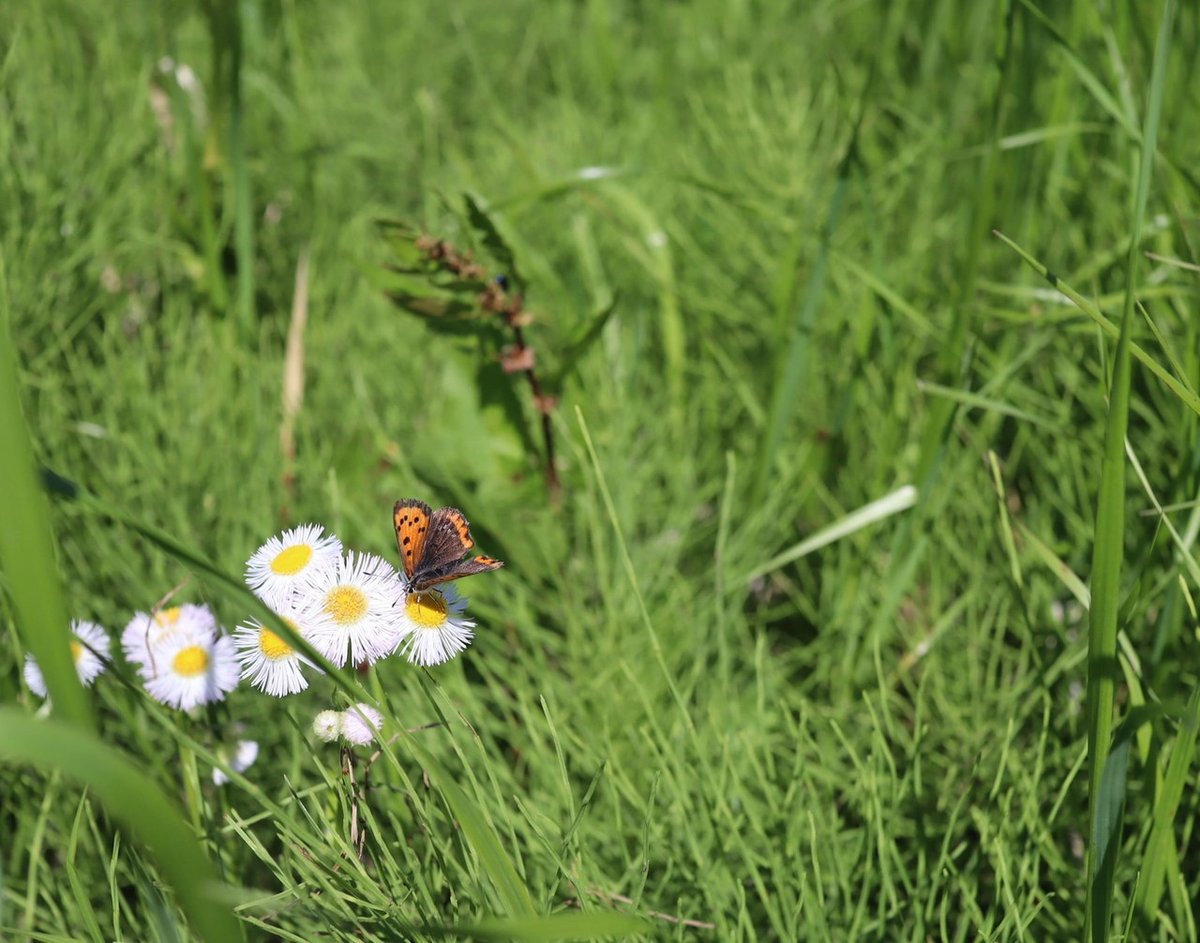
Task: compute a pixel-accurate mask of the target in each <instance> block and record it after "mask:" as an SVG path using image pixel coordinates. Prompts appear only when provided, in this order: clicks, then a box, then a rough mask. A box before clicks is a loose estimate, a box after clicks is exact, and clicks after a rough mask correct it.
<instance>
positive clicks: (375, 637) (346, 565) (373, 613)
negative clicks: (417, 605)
mask: <svg viewBox="0 0 1200 943" xmlns="http://www.w3.org/2000/svg"><path fill="white" fill-rule="evenodd" d="M403 594H404V587H403V585H402V584H401V582H400V578H399V576H397V575H396V571H395V569H393V568H392V566H391V564H389V563H387V562H386V561H385V560H383V559H381V558H380V557H377V556H374V555H372V554H369V553H359V554H355V553H354V552H353V551H351V552H350V553H347V554H346V556H345V557H343V558H342V559H340V560H338V563H337V566H336V567H330V568H329V569H327V570H325V571H323V572H321V573H319V574H317V575H316V576H314V577H313V579H312V580H311V581H310V582H309V583H308V584H307V585H306V586H305V587H304V588H303V589H300V590H298V591H297V596H296V602H297V604H298V605H299V606H301V607H303V608H302V612H303V614H304V637H305V638H306V639H307V640H308V641H309V642H311V643H312V645H313V648H315V649H316V650H317V651H319V652H320V653H321V654H322V655H324V656H325V657H326V658H328V659H329V660H330V661H331V662H333V663H334V664H335V665H337V666H338V667H341V666H342V665H344V664H346V662H347V660H349V661H350V663H351V664H354V665H357V664H361V663H362V662H364V661H365V662H372V663H373V662H375V661H377V660H378V659H380V658H382V657H383V656H384V655H390V654H391V653H392V652H394V651H395V650H396V646H397V645H398V644H399V643H400V639H401V637H402V632H401V630H400V629H399V628H398V625H397V623H396V620H395V606H396V603H397V601H398V600H399V599H400V597H402V596H403Z"/></svg>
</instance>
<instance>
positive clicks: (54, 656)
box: [0, 267, 93, 729]
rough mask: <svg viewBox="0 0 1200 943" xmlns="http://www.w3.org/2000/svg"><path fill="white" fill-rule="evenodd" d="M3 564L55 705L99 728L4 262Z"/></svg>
mask: <svg viewBox="0 0 1200 943" xmlns="http://www.w3.org/2000/svg"><path fill="white" fill-rule="evenodd" d="M0 494H2V495H4V512H3V516H4V520H3V523H2V524H0V567H2V569H3V575H4V580H5V582H6V583H7V584H8V591H9V593H10V594H11V596H12V601H13V606H14V607H15V609H16V613H17V627H18V630H19V632H20V634H21V639H22V641H23V642H24V644H25V647H26V648H28V649H29V651H31V652H32V653H33V656H34V658H36V659H37V662H38V667H40V668H41V669H42V674H43V675H44V676H45V678H46V687H47V690H48V691H49V692H50V697H51V698H52V699H53V701H54V705H55V710H56V711H58V712H59V713H60V714H61V715H62V716H63V717H64V718H66V719H67V720H70V721H71V722H72V723H75V724H78V725H79V726H81V727H83V728H85V729H92V728H93V724H92V713H91V709H90V708H89V707H88V703H87V698H86V696H85V695H84V693H83V688H82V687H81V686H80V684H79V678H78V676H77V675H76V674H75V665H74V662H73V661H72V659H71V652H70V648H69V646H68V637H69V629H68V614H67V606H66V603H65V601H64V599H63V594H62V587H61V585H60V583H59V575H58V566H57V564H56V563H55V558H54V542H53V537H52V535H51V531H50V512H49V508H48V507H47V503H46V497H45V495H44V494H42V489H41V488H40V487H39V486H38V481H37V473H36V465H35V460H34V454H33V444H32V442H31V441H30V437H29V432H28V429H27V428H26V426H25V417H24V416H23V415H22V412H21V386H20V380H19V379H18V376H17V357H16V350H15V348H14V346H13V344H12V339H11V336H10V334H9V317H8V287H7V281H6V279H5V277H4V270H3V268H2V267H0Z"/></svg>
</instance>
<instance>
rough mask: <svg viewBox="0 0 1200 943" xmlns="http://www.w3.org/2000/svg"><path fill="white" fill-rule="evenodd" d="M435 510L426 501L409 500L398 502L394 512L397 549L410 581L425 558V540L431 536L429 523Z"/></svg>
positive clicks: (393, 521)
mask: <svg viewBox="0 0 1200 943" xmlns="http://www.w3.org/2000/svg"><path fill="white" fill-rule="evenodd" d="M432 516H433V510H432V509H431V508H430V507H429V505H428V504H426V503H425V502H424V501H418V500H416V499H415V498H407V499H405V500H403V501H397V502H396V507H395V508H394V509H393V510H392V523H394V524H395V525H396V549H397V550H399V551H400V561H401V562H402V563H403V564H404V575H405V576H407V577H408V578H409V579H410V580H411V579H412V575H413V574H414V573H415V572H416V571H417V569H418V567H420V565H421V561H422V560H423V559H424V558H425V540H426V538H427V537H428V536H429V521H430V518H431V517H432Z"/></svg>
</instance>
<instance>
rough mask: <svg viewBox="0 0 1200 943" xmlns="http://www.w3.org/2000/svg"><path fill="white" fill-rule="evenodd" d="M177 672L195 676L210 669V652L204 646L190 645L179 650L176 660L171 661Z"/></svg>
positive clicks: (183, 675) (190, 676) (188, 676)
mask: <svg viewBox="0 0 1200 943" xmlns="http://www.w3.org/2000/svg"><path fill="white" fill-rule="evenodd" d="M171 667H172V668H174V669H175V674H177V675H181V676H182V677H184V678H195V677H196V676H198V675H202V674H204V672H206V671H207V670H208V652H207V651H205V649H204V648H203V646H200V645H189V646H188V647H187V648H183V649H180V650H179V654H177V655H176V656H175V660H174V661H173V662H171Z"/></svg>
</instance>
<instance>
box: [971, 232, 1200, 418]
mask: <svg viewBox="0 0 1200 943" xmlns="http://www.w3.org/2000/svg"><path fill="white" fill-rule="evenodd" d="M994 235H995V236H996V238H997V239H999V240H1000V241H1001V242H1003V243H1004V244H1005V245H1007V246H1008V247H1009V248H1010V249H1012V250H1013V251H1014V252H1016V253H1017V255H1019V256H1020V257H1021V258H1022V259H1024V260H1025V262H1026V264H1028V265H1029V267H1030V268H1032V269H1033V270H1034V271H1035V272H1037V273H1038V274H1039V275H1041V276H1042V278H1044V279H1046V281H1047V282H1049V283H1050V286H1051V287H1052V288H1054V289H1055V290H1057V291H1060V292H1062V293H1063V294H1064V295H1065V296H1066V297H1068V298H1070V299H1071V301H1073V302H1074V303H1075V306H1076V307H1077V308H1079V310H1080V311H1082V312H1083V313H1084V314H1086V315H1087V316H1088V317H1089V318H1091V319H1092V320H1093V321H1095V322H1096V323H1097V324H1098V325H1099V326H1100V329H1101V330H1103V331H1104V333H1105V334H1107V335H1108V336H1109V337H1113V338H1115V337H1117V336H1118V334H1119V333H1120V329H1119V328H1118V327H1117V325H1115V324H1113V322H1112V321H1110V320H1109V319H1108V318H1106V317H1105V316H1104V313H1103V312H1102V311H1101V310H1100V309H1099V308H1097V307H1096V306H1095V305H1093V304H1092V303H1091V302H1090V301H1088V300H1087V299H1086V298H1084V297H1083V295H1081V294H1079V292H1077V291H1076V290H1075V289H1074V288H1072V287H1071V286H1070V285H1068V284H1067V283H1066V282H1064V281H1063V280H1062V279H1061V278H1059V277H1058V276H1057V275H1055V274H1054V273H1053V272H1051V271H1050V270H1049V269H1048V268H1047V267H1046V266H1045V265H1043V264H1042V263H1041V262H1039V261H1038V260H1037V259H1035V258H1034V257H1033V256H1032V255H1030V254H1029V253H1028V252H1026V251H1025V250H1024V249H1022V248H1021V247H1020V246H1019V245H1017V243H1015V242H1014V241H1013V240H1011V239H1009V238H1008V236H1006V235H1004V233H1002V232H999V231H998V230H997V231H994ZM1129 351H1130V353H1131V354H1132V355H1133V356H1134V357H1136V358H1137V359H1138V360H1139V361H1141V363H1142V364H1143V365H1144V366H1145V367H1146V368H1147V369H1149V371H1150V372H1151V373H1153V374H1154V375H1155V376H1156V377H1158V378H1159V379H1160V380H1162V382H1163V383H1164V384H1165V385H1166V387H1167V388H1168V389H1169V390H1170V391H1171V392H1172V393H1174V394H1175V395H1176V396H1178V397H1179V398H1180V399H1181V400H1182V401H1183V403H1184V405H1186V406H1187V407H1188V408H1189V409H1191V410H1192V411H1193V412H1195V413H1200V396H1198V395H1197V394H1196V392H1195V390H1193V389H1192V388H1191V387H1190V386H1189V385H1188V384H1187V382H1186V381H1184V380H1179V379H1177V378H1176V377H1173V376H1172V375H1171V374H1170V373H1169V372H1168V371H1167V370H1166V368H1165V367H1163V366H1162V364H1160V363H1159V362H1158V361H1157V360H1155V359H1154V358H1153V357H1151V356H1150V355H1149V354H1148V353H1147V352H1146V351H1145V350H1144V349H1143V348H1142V347H1139V346H1138V345H1137V344H1135V343H1133V341H1130V342H1129Z"/></svg>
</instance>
